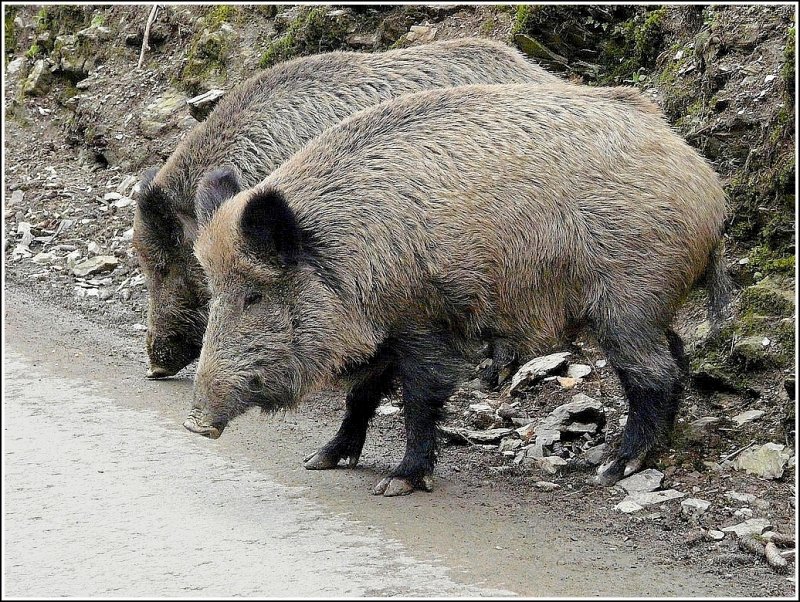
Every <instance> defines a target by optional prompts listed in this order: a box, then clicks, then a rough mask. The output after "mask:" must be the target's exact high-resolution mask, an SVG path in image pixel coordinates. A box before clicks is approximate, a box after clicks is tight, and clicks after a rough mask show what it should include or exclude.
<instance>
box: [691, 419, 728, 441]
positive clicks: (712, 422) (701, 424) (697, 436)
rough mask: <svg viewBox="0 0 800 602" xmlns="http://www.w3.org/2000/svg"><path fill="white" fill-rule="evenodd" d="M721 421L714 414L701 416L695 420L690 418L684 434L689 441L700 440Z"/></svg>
mask: <svg viewBox="0 0 800 602" xmlns="http://www.w3.org/2000/svg"><path fill="white" fill-rule="evenodd" d="M721 421H722V420H721V419H720V418H717V417H716V416H703V417H702V418H698V419H697V420H692V421H691V422H690V423H689V429H688V432H687V434H686V436H687V437H688V438H689V440H691V441H701V440H702V439H703V438H704V437H705V436H706V435H707V434H708V433H709V432H711V431H712V430H713V429H714V427H715V426H717V425H718V424H719V423H720V422H721Z"/></svg>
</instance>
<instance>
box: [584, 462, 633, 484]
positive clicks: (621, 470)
mask: <svg viewBox="0 0 800 602" xmlns="http://www.w3.org/2000/svg"><path fill="white" fill-rule="evenodd" d="M643 465H644V458H634V459H632V460H624V459H617V460H614V461H612V462H610V463H607V464H603V465H602V466H600V468H598V469H597V476H596V477H595V478H594V482H595V484H597V485H602V486H603V487H610V486H611V485H614V484H616V483H617V481H619V480H620V479H624V478H625V477H629V476H631V475H632V474H633V473H635V472H638V471H640V470H641V469H642V466H643Z"/></svg>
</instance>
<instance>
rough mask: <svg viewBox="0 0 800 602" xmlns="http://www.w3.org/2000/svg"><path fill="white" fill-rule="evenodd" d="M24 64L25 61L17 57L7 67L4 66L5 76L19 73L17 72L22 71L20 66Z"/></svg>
mask: <svg viewBox="0 0 800 602" xmlns="http://www.w3.org/2000/svg"><path fill="white" fill-rule="evenodd" d="M24 64H25V59H24V58H23V57H21V56H20V57H17V58H15V59H14V60H13V61H10V62H9V63H8V65H6V74H7V75H16V74H17V73H19V70H20V69H22V66H23V65H24Z"/></svg>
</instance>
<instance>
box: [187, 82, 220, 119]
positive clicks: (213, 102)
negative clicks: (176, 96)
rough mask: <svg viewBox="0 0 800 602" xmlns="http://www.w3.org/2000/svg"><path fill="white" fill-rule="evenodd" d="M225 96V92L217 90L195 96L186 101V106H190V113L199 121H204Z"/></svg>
mask: <svg viewBox="0 0 800 602" xmlns="http://www.w3.org/2000/svg"><path fill="white" fill-rule="evenodd" d="M223 96H225V91H224V90H219V89H217V88H214V89H212V90H209V91H208V92H204V93H203V94H200V95H198V96H194V97H193V98H190V99H189V100H187V101H186V104H187V105H189V113H191V115H192V117H194V118H195V119H197V121H204V120H205V119H206V117H208V116H209V115H210V114H211V111H212V110H213V109H214V107H215V106H217V103H218V102H219V101H220V100H221V99H222V97H223Z"/></svg>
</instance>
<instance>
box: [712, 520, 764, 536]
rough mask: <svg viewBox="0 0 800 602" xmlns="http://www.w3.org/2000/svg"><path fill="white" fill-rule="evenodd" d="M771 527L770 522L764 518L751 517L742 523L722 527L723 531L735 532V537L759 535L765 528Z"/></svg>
mask: <svg viewBox="0 0 800 602" xmlns="http://www.w3.org/2000/svg"><path fill="white" fill-rule="evenodd" d="M771 528H772V523H770V521H769V520H767V519H766V518H751V519H748V520H746V521H744V522H743V523H738V524H736V525H731V526H729V527H723V528H722V531H724V532H725V533H736V537H747V536H750V535H761V534H762V533H763V532H764V531H766V530H767V529H771Z"/></svg>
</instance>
